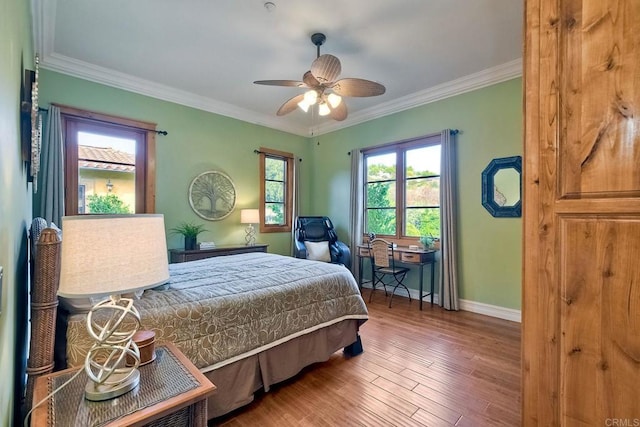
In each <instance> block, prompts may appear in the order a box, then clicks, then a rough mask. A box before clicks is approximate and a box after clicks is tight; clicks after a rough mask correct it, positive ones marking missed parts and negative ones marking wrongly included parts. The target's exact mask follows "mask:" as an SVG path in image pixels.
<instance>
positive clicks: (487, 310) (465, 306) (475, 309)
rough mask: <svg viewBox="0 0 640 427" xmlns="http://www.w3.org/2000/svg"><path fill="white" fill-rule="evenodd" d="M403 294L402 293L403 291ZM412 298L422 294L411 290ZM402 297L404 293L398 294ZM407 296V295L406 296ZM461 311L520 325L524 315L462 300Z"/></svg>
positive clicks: (367, 284) (506, 309) (513, 310)
mask: <svg viewBox="0 0 640 427" xmlns="http://www.w3.org/2000/svg"><path fill="white" fill-rule="evenodd" d="M362 287H363V288H367V289H371V282H366V283H363V284H362ZM401 292H402V291H401ZM409 293H410V294H411V298H414V299H416V300H417V299H419V295H420V292H418V290H417V289H412V288H409ZM396 295H400V296H402V293H400V294H396ZM405 295H406V294H405ZM424 301H425V302H430V300H429V297H426V298H425V299H424ZM433 303H434V304H438V294H435V295H434V296H433ZM459 303H460V310H464V311H470V312H472V313H478V314H484V315H485V316H491V317H497V318H498V319H504V320H510V321H512V322H518V323H520V322H521V321H522V320H521V319H522V315H521V312H520V310H516V309H513V308H506V307H500V306H498V305H491V304H485V303H483V302H477V301H469V300H465V299H460V300H459Z"/></svg>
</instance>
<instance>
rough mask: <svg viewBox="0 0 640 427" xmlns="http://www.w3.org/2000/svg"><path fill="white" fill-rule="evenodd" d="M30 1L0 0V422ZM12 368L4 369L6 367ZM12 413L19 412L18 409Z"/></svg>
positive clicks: (10, 400)
mask: <svg viewBox="0 0 640 427" xmlns="http://www.w3.org/2000/svg"><path fill="white" fill-rule="evenodd" d="M30 28H31V25H30V18H29V2H27V1H23V0H0V153H1V155H0V201H2V202H1V203H0V266H2V267H3V270H4V273H3V274H4V279H3V282H4V285H3V287H2V298H1V299H2V303H1V304H0V372H2V373H3V374H4V375H5V377H4V378H3V380H2V381H0V426H9V425H11V423H12V419H13V416H14V404H19V403H20V401H19V398H16V397H15V396H14V381H12V380H11V379H9V378H13V377H14V376H15V373H16V371H17V369H16V368H15V367H16V365H17V364H20V363H24V362H25V361H24V360H22V359H17V358H16V348H17V347H20V346H21V344H20V339H19V338H17V335H16V328H18V327H19V326H20V325H23V324H25V323H26V321H25V318H26V314H25V313H26V310H27V306H26V302H25V300H24V299H25V297H26V292H27V250H26V229H27V224H28V223H30V222H31V185H30V184H27V175H26V169H25V166H24V163H23V161H22V156H21V149H20V147H21V145H20V110H19V108H20V83H21V81H22V75H23V64H24V66H25V67H27V68H31V69H32V68H33V59H32V58H33V48H32V42H31V36H30ZM9 372H10V373H12V374H11V375H7V373H9ZM16 417H17V418H19V416H18V414H16Z"/></svg>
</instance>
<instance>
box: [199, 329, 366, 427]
mask: <svg viewBox="0 0 640 427" xmlns="http://www.w3.org/2000/svg"><path fill="white" fill-rule="evenodd" d="M359 323H360V321H359V320H353V319H350V320H343V321H341V322H339V323H336V324H333V325H331V326H327V327H325V328H322V329H319V330H316V331H313V332H310V333H308V334H305V335H302V336H299V337H297V338H294V339H292V340H289V341H286V342H284V343H281V344H279V345H278V346H276V347H272V348H269V349H267V350H265V351H263V352H261V353H258V354H255V355H253V356H249V357H247V358H244V359H241V360H238V361H235V362H233V363H231V364H229V365H225V366H222V367H220V368H218V369H215V370H212V371H209V372H206V370H207V369H202V371H205V375H206V376H207V378H209V380H210V381H211V382H213V383H214V384H215V385H216V386H217V388H218V390H217V392H216V393H215V394H214V395H213V396H211V397H210V398H209V401H208V416H209V419H211V418H216V417H220V416H222V415H225V414H227V413H229V412H231V411H233V410H234V409H237V408H240V407H242V406H244V405H247V404H249V403H251V402H252V401H253V395H254V393H255V392H256V391H258V390H260V389H261V388H262V389H264V390H265V391H269V388H270V387H271V386H272V385H273V384H277V383H279V382H281V381H284V380H286V379H288V378H291V377H293V376H294V375H296V374H297V373H298V372H300V371H301V370H302V369H303V368H304V367H305V366H308V365H311V364H313V363H316V362H324V361H326V360H328V359H329V357H330V356H331V355H332V354H333V353H335V352H336V351H338V350H340V349H341V348H343V347H346V346H348V345H350V344H352V343H354V342H355V341H356V340H357V336H358V326H359Z"/></svg>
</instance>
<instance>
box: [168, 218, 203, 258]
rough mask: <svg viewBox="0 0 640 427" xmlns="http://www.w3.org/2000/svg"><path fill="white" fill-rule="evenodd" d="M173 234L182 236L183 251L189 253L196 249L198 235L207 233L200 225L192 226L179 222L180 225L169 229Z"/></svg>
mask: <svg viewBox="0 0 640 427" xmlns="http://www.w3.org/2000/svg"><path fill="white" fill-rule="evenodd" d="M171 231H172V232H173V233H177V234H182V235H183V236H184V249H185V250H186V251H191V250H194V249H197V245H196V243H197V240H198V234H200V233H202V232H203V231H207V230H206V229H205V228H204V225H202V224H194V223H191V222H181V223H180V225H178V226H177V227H174V228H172V229H171Z"/></svg>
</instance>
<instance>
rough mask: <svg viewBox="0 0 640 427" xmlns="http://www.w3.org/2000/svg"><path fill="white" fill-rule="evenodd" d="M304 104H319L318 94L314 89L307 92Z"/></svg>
mask: <svg viewBox="0 0 640 427" xmlns="http://www.w3.org/2000/svg"><path fill="white" fill-rule="evenodd" d="M304 102H306V103H307V104H309V105H314V104H315V103H316V102H318V92H316V91H315V90H313V89H312V90H308V91H306V92H305V93H304Z"/></svg>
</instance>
